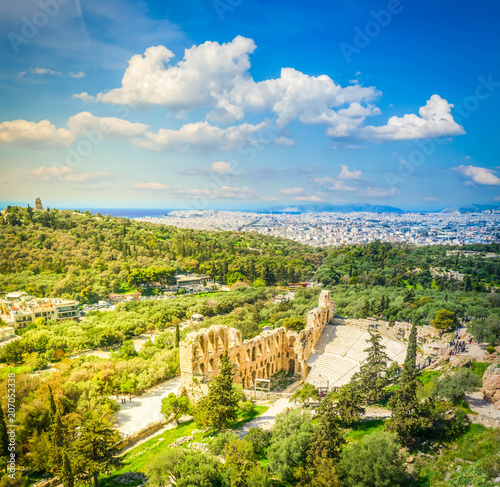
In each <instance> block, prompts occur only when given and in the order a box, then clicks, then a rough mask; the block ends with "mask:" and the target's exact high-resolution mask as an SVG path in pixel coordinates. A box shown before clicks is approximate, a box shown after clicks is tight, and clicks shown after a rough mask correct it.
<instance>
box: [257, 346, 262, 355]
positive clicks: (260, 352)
mask: <svg viewBox="0 0 500 487" xmlns="http://www.w3.org/2000/svg"><path fill="white" fill-rule="evenodd" d="M258 351H259V357H260V356H261V355H262V344H261V343H259V347H258Z"/></svg>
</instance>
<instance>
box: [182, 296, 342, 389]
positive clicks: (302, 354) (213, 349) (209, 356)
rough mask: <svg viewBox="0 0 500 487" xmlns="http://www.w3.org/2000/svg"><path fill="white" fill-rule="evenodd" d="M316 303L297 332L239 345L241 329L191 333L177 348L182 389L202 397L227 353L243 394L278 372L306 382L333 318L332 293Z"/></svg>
mask: <svg viewBox="0 0 500 487" xmlns="http://www.w3.org/2000/svg"><path fill="white" fill-rule="evenodd" d="M318 304H319V306H318V307H317V308H314V309H313V310H311V311H310V312H309V313H308V314H307V319H306V327H305V329H304V330H302V331H300V332H299V333H297V332H294V331H291V330H287V329H285V328H283V327H281V328H277V329H275V330H271V331H269V332H266V333H263V334H261V335H259V336H257V337H255V338H252V339H251V340H242V339H241V332H240V331H239V330H237V329H235V328H228V327H227V326H222V325H213V326H211V327H210V328H204V329H201V330H200V331H198V332H192V333H189V334H188V335H187V336H186V338H185V339H184V340H183V341H182V342H181V343H180V367H181V389H182V388H184V389H185V390H186V391H187V393H188V394H189V395H191V396H192V397H194V398H196V397H200V396H201V395H203V394H205V393H206V392H207V390H208V383H209V382H210V380H211V379H212V378H213V377H214V376H216V375H217V374H218V366H219V360H220V358H221V356H222V354H223V353H224V351H225V350H227V351H228V353H229V358H230V359H231V361H232V362H233V363H234V380H235V382H238V383H240V384H242V385H243V387H244V388H246V389H250V388H252V387H253V386H254V383H255V379H268V378H270V377H271V376H272V375H273V374H275V373H276V372H278V371H280V370H284V371H286V372H288V373H289V374H291V375H299V376H301V377H302V378H305V377H306V376H307V373H308V370H307V369H308V367H307V365H306V363H307V360H308V359H309V356H310V355H311V352H312V350H313V348H314V346H315V345H316V342H317V341H318V338H319V337H320V336H321V333H322V332H323V329H324V327H325V325H326V324H327V323H330V322H331V321H332V319H333V315H334V309H335V306H334V304H333V303H332V299H331V295H330V291H321V294H320V296H319V303H318Z"/></svg>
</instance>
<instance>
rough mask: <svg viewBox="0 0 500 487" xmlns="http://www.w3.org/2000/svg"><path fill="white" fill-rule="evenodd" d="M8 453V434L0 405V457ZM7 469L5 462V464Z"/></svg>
mask: <svg viewBox="0 0 500 487" xmlns="http://www.w3.org/2000/svg"><path fill="white" fill-rule="evenodd" d="M8 455H9V435H8V434H7V426H6V424H5V417H4V415H3V409H2V408H1V407H0V457H6V456H8ZM5 471H7V464H6V465H5Z"/></svg>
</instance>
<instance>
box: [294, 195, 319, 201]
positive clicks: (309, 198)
mask: <svg viewBox="0 0 500 487" xmlns="http://www.w3.org/2000/svg"><path fill="white" fill-rule="evenodd" d="M292 199H293V200H294V201H324V200H322V199H321V198H320V197H319V196H316V195H312V196H294V197H293V198H292Z"/></svg>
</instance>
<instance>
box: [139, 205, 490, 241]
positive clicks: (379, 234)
mask: <svg viewBox="0 0 500 487" xmlns="http://www.w3.org/2000/svg"><path fill="white" fill-rule="evenodd" d="M137 220H139V221H148V222H153V223H161V224H165V225H172V226H175V227H178V228H190V229H198V230H225V231H250V232H258V233H261V234H264V235H272V236H276V237H283V238H288V239H291V240H295V241H298V242H301V243H304V244H309V245H313V246H317V247H323V246H341V245H345V244H363V243H369V242H373V241H376V240H380V241H384V242H392V243H396V242H407V243H412V244H416V245H436V244H437V245H464V244H473V243H491V242H497V241H499V240H500V211H487V212H481V213H466V214H460V213H403V214H397V213H366V212H353V213H299V214H295V213H280V214H272V213H271V214H262V213H254V212H241V211H216V210H202V211H199V210H184V211H172V212H170V213H169V214H168V215H165V216H162V217H145V218H137Z"/></svg>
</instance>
